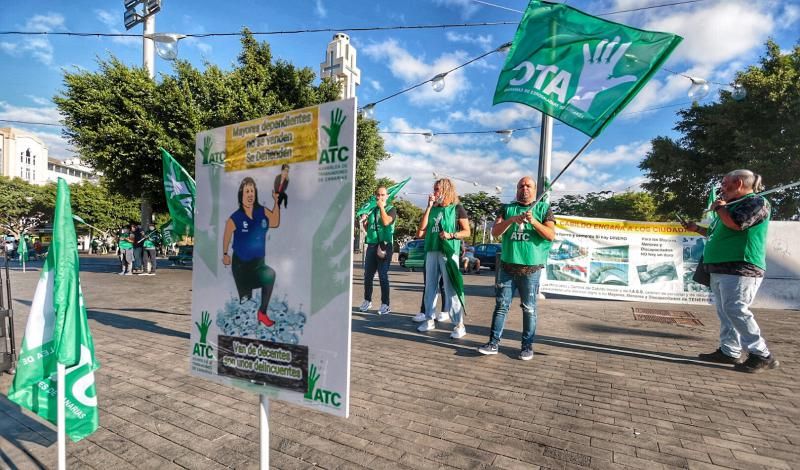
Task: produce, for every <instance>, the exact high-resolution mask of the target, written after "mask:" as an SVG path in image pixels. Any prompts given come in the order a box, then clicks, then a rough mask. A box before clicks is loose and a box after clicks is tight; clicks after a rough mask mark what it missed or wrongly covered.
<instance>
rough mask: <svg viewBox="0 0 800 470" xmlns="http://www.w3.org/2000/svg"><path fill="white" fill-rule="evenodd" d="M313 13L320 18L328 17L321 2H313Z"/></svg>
mask: <svg viewBox="0 0 800 470" xmlns="http://www.w3.org/2000/svg"><path fill="white" fill-rule="evenodd" d="M314 13H316V15H317V16H319V17H320V18H325V17H326V16H328V10H327V9H325V5H324V4H323V3H322V0H315V2H314Z"/></svg>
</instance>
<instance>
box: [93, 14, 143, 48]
mask: <svg viewBox="0 0 800 470" xmlns="http://www.w3.org/2000/svg"><path fill="white" fill-rule="evenodd" d="M94 16H95V18H97V20H98V21H100V22H101V23H103V24H104V25H105V26H106V27H107V28H108V30H109V32H111V33H114V34H122V33H125V31H123V30H122V28H121V27H122V26H123V24H124V21H123V19H122V17H121V15H120V14H118V13H113V12H110V11H108V10H94ZM111 42H113V43H115V44H122V45H123V46H130V47H134V46H137V47H141V46H142V38H141V37H134V36H114V37H112V38H111Z"/></svg>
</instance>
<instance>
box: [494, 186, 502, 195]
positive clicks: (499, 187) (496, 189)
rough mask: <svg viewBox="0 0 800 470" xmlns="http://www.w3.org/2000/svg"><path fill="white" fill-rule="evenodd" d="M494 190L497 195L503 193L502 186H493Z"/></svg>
mask: <svg viewBox="0 0 800 470" xmlns="http://www.w3.org/2000/svg"><path fill="white" fill-rule="evenodd" d="M494 190H495V191H497V194H502V193H503V187H502V186H495V187H494Z"/></svg>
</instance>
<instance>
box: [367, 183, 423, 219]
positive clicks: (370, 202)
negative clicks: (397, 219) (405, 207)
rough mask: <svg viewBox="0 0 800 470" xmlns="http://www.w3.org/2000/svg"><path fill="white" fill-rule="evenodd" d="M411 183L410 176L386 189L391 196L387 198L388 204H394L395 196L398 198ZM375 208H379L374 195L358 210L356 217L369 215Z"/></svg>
mask: <svg viewBox="0 0 800 470" xmlns="http://www.w3.org/2000/svg"><path fill="white" fill-rule="evenodd" d="M409 181H411V177H410V176H409V177H408V178H406V179H404V180H403V181H401V182H399V183H397V184H395V185H393V186H391V187H388V188H386V192H387V193H388V194H389V197H387V198H386V204H389V203H390V202H392V201H393V200H394V198H395V196H397V193H399V192H400V190H401V189H403V186H405V185H406V183H408V182H409ZM375 207H377V200H376V199H375V195H374V194H373V195H372V196H370V197H369V199H368V200H367V202H365V203H364V204H362V205H361V207H359V208H358V210H357V211H356V217H361V216H362V215H363V214H369V213H370V212H371V211H372V209H375Z"/></svg>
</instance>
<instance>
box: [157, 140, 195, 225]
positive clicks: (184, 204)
mask: <svg viewBox="0 0 800 470" xmlns="http://www.w3.org/2000/svg"><path fill="white" fill-rule="evenodd" d="M161 161H162V162H163V167H164V195H165V196H166V197H167V208H168V209H169V215H170V217H172V227H173V231H174V233H175V234H176V235H178V236H182V235H189V236H190V237H192V236H194V200H195V195H196V190H195V184H194V179H193V178H192V177H191V176H190V175H189V173H187V172H186V170H185V169H184V168H183V167H182V166H181V164H180V163H178V162H177V161H176V160H175V159H174V158H172V155H170V154H169V152H167V151H166V150H164V149H161Z"/></svg>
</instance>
